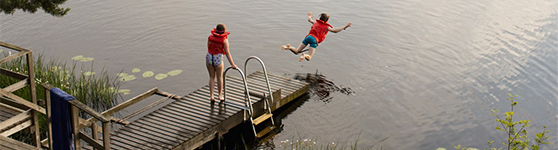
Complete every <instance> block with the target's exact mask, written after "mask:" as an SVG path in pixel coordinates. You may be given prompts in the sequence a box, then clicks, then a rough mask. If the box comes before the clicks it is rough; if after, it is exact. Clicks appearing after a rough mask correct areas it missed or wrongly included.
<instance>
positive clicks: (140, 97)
mask: <svg viewBox="0 0 558 150" xmlns="http://www.w3.org/2000/svg"><path fill="white" fill-rule="evenodd" d="M158 89H159V88H157V87H155V88H152V89H151V90H148V91H147V92H144V93H142V94H140V95H138V96H136V97H133V98H131V99H129V100H126V101H125V102H123V103H120V104H118V105H116V106H114V107H112V108H110V109H109V110H106V111H104V112H102V113H101V114H103V115H104V116H110V115H112V114H114V113H116V112H118V111H121V110H123V109H124V108H127V107H128V106H130V105H133V104H135V103H137V102H140V101H142V100H144V99H146V98H148V97H149V96H151V95H153V93H155V92H156V91H157V90H158ZM87 121H94V120H87Z"/></svg>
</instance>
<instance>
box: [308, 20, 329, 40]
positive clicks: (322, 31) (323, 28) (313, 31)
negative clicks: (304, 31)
mask: <svg viewBox="0 0 558 150" xmlns="http://www.w3.org/2000/svg"><path fill="white" fill-rule="evenodd" d="M328 27H332V28H333V26H331V25H329V24H328V23H327V22H324V21H323V20H319V19H318V20H316V23H314V24H313V25H312V28H310V32H309V33H308V35H310V36H313V37H314V38H316V40H317V42H318V44H319V43H321V42H322V41H324V39H325V37H326V35H327V32H328V30H327V28H328Z"/></svg>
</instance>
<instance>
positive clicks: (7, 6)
mask: <svg viewBox="0 0 558 150" xmlns="http://www.w3.org/2000/svg"><path fill="white" fill-rule="evenodd" d="M64 2H66V0H0V12H4V13H5V14H13V13H14V12H15V11H16V10H18V9H21V10H22V11H24V12H30V13H35V12H36V11H37V10H38V9H43V10H44V11H45V12H46V13H48V14H50V15H52V16H55V17H62V16H64V15H66V13H68V11H70V8H60V7H59V6H58V5H61V4H64Z"/></svg>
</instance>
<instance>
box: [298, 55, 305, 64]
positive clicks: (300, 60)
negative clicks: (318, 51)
mask: <svg viewBox="0 0 558 150" xmlns="http://www.w3.org/2000/svg"><path fill="white" fill-rule="evenodd" d="M304 58H305V57H304V53H302V56H300V59H299V60H298V61H299V62H302V60H304Z"/></svg>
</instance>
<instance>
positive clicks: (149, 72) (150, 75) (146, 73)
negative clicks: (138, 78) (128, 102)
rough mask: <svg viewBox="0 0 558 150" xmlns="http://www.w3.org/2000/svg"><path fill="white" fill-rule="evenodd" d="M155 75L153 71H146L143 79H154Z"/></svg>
mask: <svg viewBox="0 0 558 150" xmlns="http://www.w3.org/2000/svg"><path fill="white" fill-rule="evenodd" d="M154 74H155V73H153V71H146V72H144V73H143V77H144V78H149V77H152V76H153V75H154Z"/></svg>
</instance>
